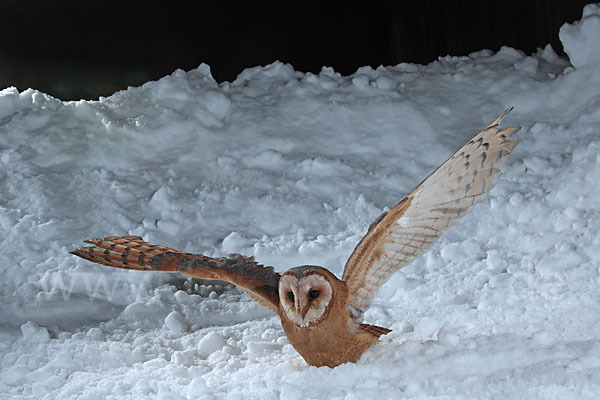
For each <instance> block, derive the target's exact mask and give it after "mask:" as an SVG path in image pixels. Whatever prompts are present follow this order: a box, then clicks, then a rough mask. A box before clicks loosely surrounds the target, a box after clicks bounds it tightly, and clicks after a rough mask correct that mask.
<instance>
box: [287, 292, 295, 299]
mask: <svg viewBox="0 0 600 400" xmlns="http://www.w3.org/2000/svg"><path fill="white" fill-rule="evenodd" d="M288 297H289V298H290V300H292V301H293V300H294V292H288Z"/></svg>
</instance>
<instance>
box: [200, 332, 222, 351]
mask: <svg viewBox="0 0 600 400" xmlns="http://www.w3.org/2000/svg"><path fill="white" fill-rule="evenodd" d="M223 346H225V340H224V339H223V337H221V335H219V334H218V333H217V332H208V333H207V334H206V336H204V337H203V338H202V339H201V340H200V342H199V343H198V353H199V354H200V355H201V356H202V357H208V356H209V355H211V354H212V353H214V352H215V351H217V350H220V349H222V348H223Z"/></svg>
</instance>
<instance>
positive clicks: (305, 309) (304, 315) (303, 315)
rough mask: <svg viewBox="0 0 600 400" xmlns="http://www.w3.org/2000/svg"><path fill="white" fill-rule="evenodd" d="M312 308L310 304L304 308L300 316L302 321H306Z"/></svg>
mask: <svg viewBox="0 0 600 400" xmlns="http://www.w3.org/2000/svg"><path fill="white" fill-rule="evenodd" d="M309 308H310V303H308V304H307V305H306V306H304V308H303V309H302V312H301V313H300V315H301V316H302V321H304V317H306V313H308V309H309Z"/></svg>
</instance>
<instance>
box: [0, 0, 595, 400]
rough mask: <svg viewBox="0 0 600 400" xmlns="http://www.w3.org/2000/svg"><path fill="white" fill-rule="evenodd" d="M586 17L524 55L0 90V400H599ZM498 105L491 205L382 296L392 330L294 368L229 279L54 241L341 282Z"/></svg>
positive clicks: (379, 306) (591, 17)
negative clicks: (87, 97) (188, 274)
mask: <svg viewBox="0 0 600 400" xmlns="http://www.w3.org/2000/svg"><path fill="white" fill-rule="evenodd" d="M599 18H600V6H598V5H588V6H586V7H585V9H584V13H583V17H582V19H581V20H580V21H579V22H576V23H574V24H572V25H565V26H564V27H563V28H562V29H561V32H560V38H561V40H562V42H563V44H564V46H565V51H566V52H567V54H568V55H569V56H570V58H571V64H569V63H568V62H567V61H565V60H563V59H561V58H560V57H558V56H557V55H556V54H555V53H554V51H553V50H552V48H551V47H550V46H547V47H545V48H544V49H540V50H539V51H538V52H537V53H536V54H535V55H533V56H526V55H525V54H523V53H522V52H520V51H518V50H515V49H511V48H507V47H504V48H502V49H501V50H500V51H498V52H497V53H493V52H491V51H488V50H482V51H480V52H477V53H473V54H471V55H469V56H465V57H443V58H440V59H439V60H438V61H437V62H434V63H432V64H430V65H427V66H421V65H412V64H400V65H397V66H393V67H385V68H384V67H379V68H377V69H372V68H370V67H363V68H360V69H359V70H358V71H357V72H356V73H355V74H354V75H352V76H348V77H344V76H341V75H340V74H339V73H336V72H335V71H334V70H333V69H331V68H327V67H324V68H323V70H322V71H321V73H320V74H318V75H315V74H310V73H306V74H305V73H301V72H298V71H295V70H294V69H293V67H292V66H290V65H285V64H282V63H273V64H271V65H268V66H265V67H256V68H249V69H246V70H245V71H243V72H242V73H241V74H240V75H239V76H238V78H237V79H236V80H235V81H234V82H231V83H223V84H217V83H216V82H215V81H214V79H213V78H212V76H211V74H210V68H209V67H208V66H206V65H201V66H200V67H199V68H197V69H195V70H192V71H190V72H187V73H186V72H183V71H176V72H174V73H173V74H172V75H170V76H167V77H164V78H163V79H161V80H159V81H157V82H148V83H146V84H145V85H143V86H141V87H138V88H129V89H128V90H125V91H121V92H117V93H115V94H114V95H112V96H110V97H108V98H102V99H100V101H79V102H61V101H59V100H57V99H54V98H52V97H50V96H48V95H46V94H44V93H40V92H38V91H36V90H31V89H29V90H26V91H24V92H18V91H17V90H16V89H14V88H7V89H4V90H3V91H1V92H0V166H1V168H0V192H1V193H2V196H0V271H1V274H2V279H1V280H0V297H1V298H2V305H3V306H2V309H1V310H0V399H5V398H6V399H8V398H28V399H54V398H61V399H78V398H82V399H95V398H131V399H139V398H148V399H150V398H158V399H177V398H181V399H186V398H187V399H236V398H244V399H252V398H256V399H258V398H260V399H277V398H285V399H304V398H313V399H334V398H337V399H359V398H385V399H387V398H417V399H425V398H427V399H433V398H436V399H437V398H444V399H449V398H506V399H520V398H543V399H564V398H569V399H571V398H583V399H597V398H598V395H599V394H600V383H599V382H600V339H599V337H600V310H599V308H598V304H600V264H599V262H598V261H599V260H600V250H599V249H600V222H598V221H599V220H600V219H599V218H600V203H599V202H598V199H599V198H600V186H599V185H598V184H597V183H598V181H599V180H600V155H599V154H600V130H599V128H598V127H599V126H600V124H599V123H600V70H599V69H598V68H597V67H596V65H598V61H599V60H600V46H599V45H598V41H597V38H598V37H600V24H599V23H598V21H599ZM509 106H515V107H516V108H515V110H514V111H513V112H511V113H510V114H509V116H508V117H507V120H506V122H505V126H510V125H520V126H522V127H523V129H522V131H521V132H520V133H519V134H518V139H519V140H520V145H519V146H518V147H517V148H516V149H515V151H514V152H513V154H512V155H511V157H510V160H509V161H508V163H507V165H506V167H505V168H504V171H503V172H504V174H503V176H502V178H501V179H500V181H499V183H498V184H497V186H496V188H494V189H493V190H492V192H491V193H490V195H489V196H488V198H487V199H486V200H485V201H484V202H482V203H481V204H480V205H478V206H477V207H475V208H474V209H473V210H471V212H469V213H468V215H467V216H465V217H464V218H463V219H461V220H460V222H459V223H458V224H457V225H455V226H454V227H453V228H452V229H450V230H449V231H447V232H446V233H445V234H444V236H443V237H442V238H441V239H440V240H439V241H438V242H437V243H436V244H435V245H434V246H433V247H432V248H431V249H430V251H428V252H427V253H426V254H424V255H423V256H421V257H419V258H418V259H417V260H416V261H415V262H413V263H412V264H411V265H410V266H408V267H406V268H404V269H403V270H401V271H400V272H398V273H396V274H395V275H394V276H393V277H392V278H391V279H390V280H389V282H387V283H386V284H385V285H384V286H383V287H382V288H381V290H380V291H379V293H378V295H377V297H376V299H375V302H374V304H373V306H372V308H371V309H370V310H369V311H368V312H367V313H366V314H365V322H368V323H372V324H377V325H381V326H384V327H388V328H391V329H393V332H392V333H390V334H389V335H386V336H384V337H383V338H382V340H381V343H379V344H377V345H376V346H374V347H372V348H371V349H369V350H368V351H367V352H366V353H365V354H364V355H363V357H362V358H361V360H360V361H359V362H358V363H355V364H345V365H341V366H339V367H337V368H334V369H329V368H315V367H308V366H307V365H306V364H305V363H304V361H303V360H302V359H301V357H300V356H299V355H298V354H297V353H296V352H295V351H294V349H293V348H292V347H291V345H290V344H289V343H288V341H287V339H286V337H285V335H284V333H283V331H282V329H281V325H280V323H279V321H278V320H277V318H276V317H274V316H273V315H271V314H270V312H269V311H268V310H266V309H265V308H263V307H261V306H259V305H258V304H257V303H255V302H253V301H252V300H251V299H250V298H249V297H248V296H247V295H246V294H244V293H243V292H241V291H239V290H237V289H236V288H234V287H232V286H231V285H226V284H223V283H221V282H209V281H194V280H191V279H185V278H184V277H180V276H175V275H170V274H166V273H144V272H139V271H123V270H114V269H111V268H107V267H103V266H100V265H93V264H90V263H88V262H86V261H83V260H80V259H77V258H75V257H73V256H71V255H70V254H68V253H67V252H68V251H69V250H71V249H73V248H75V247H79V246H80V245H81V244H82V243H81V240H82V239H86V238H90V237H96V236H104V235H111V234H133V235H141V236H143V237H144V238H145V239H146V240H149V241H152V242H157V243H161V244H165V245H168V246H172V247H176V248H179V249H182V250H185V251H190V252H202V253H205V254H207V255H210V256H217V255H223V254H227V253H230V252H239V253H243V254H247V255H254V256H255V257H256V259H257V260H259V261H260V262H263V263H265V264H268V265H273V266H274V267H275V268H276V270H278V271H283V270H285V269H287V268H289V267H292V266H296V265H301V264H318V265H323V266H326V267H328V268H330V269H331V270H332V271H333V272H334V273H336V274H337V275H338V276H341V273H342V270H343V265H344V262H345V260H346V259H347V257H348V256H349V254H350V253H351V251H352V249H353V247H354V246H355V245H356V243H357V242H358V240H359V239H360V238H361V237H362V235H363V234H364V233H365V231H366V229H367V227H368V226H369V224H370V223H371V222H372V221H373V220H374V219H375V218H376V217H377V216H378V215H379V214H380V213H381V212H383V211H385V210H387V209H389V208H390V207H392V206H393V205H394V204H395V203H396V202H397V201H398V200H400V198H401V197H402V196H403V195H404V194H406V193H408V191H410V189H412V187H414V186H415V185H416V184H417V183H418V182H420V180H421V179H423V178H424V177H425V176H427V175H428V174H429V173H430V172H431V171H432V170H433V169H434V168H435V167H436V166H437V165H439V164H440V163H441V162H443V161H444V160H445V159H446V158H447V157H448V156H450V155H451V154H452V153H453V152H454V151H455V150H456V149H458V147H459V146H460V145H462V144H463V143H464V142H465V141H466V140H468V139H470V137H471V136H472V135H473V134H475V133H476V132H478V131H479V130H480V129H481V128H483V127H484V126H485V125H486V124H488V123H489V122H491V121H492V120H493V119H494V118H495V117H496V116H498V115H499V114H500V113H501V112H502V111H504V110H505V109H506V108H508V107H509Z"/></svg>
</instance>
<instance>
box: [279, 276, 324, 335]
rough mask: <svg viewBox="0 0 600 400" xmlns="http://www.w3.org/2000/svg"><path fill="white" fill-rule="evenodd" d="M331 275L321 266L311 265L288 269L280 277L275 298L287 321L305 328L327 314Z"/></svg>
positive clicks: (316, 322)
mask: <svg viewBox="0 0 600 400" xmlns="http://www.w3.org/2000/svg"><path fill="white" fill-rule="evenodd" d="M332 277H333V278H335V277H334V276H333V274H331V272H329V271H328V270H326V269H325V268H321V267H317V266H312V265H304V266H301V267H295V268H291V269H289V270H287V271H286V272H285V273H284V274H283V275H282V276H281V279H279V301H280V302H281V305H282V307H283V310H284V312H285V314H286V315H287V317H288V318H289V319H290V321H292V322H293V323H295V324H296V325H298V326H300V327H303V328H306V327H309V326H312V325H316V324H318V323H319V322H321V321H322V320H323V319H324V318H325V317H327V314H328V313H329V305H330V303H331V300H332V297H333V287H332V285H331V282H330V279H332Z"/></svg>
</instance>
